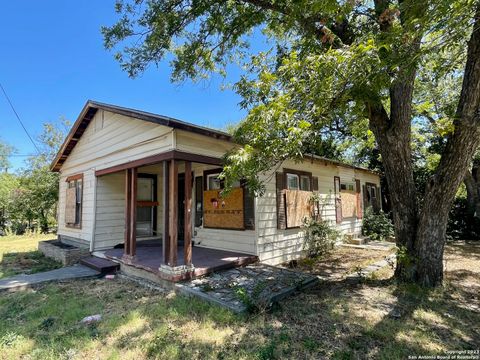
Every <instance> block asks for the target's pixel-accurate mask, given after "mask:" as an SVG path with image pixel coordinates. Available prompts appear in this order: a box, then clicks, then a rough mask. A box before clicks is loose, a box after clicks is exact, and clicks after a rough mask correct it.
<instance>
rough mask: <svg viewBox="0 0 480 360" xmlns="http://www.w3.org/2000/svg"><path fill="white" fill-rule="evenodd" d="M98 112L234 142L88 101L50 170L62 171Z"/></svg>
mask: <svg viewBox="0 0 480 360" xmlns="http://www.w3.org/2000/svg"><path fill="white" fill-rule="evenodd" d="M98 110H105V111H109V112H112V113H115V114H119V115H124V116H127V117H131V118H134V119H138V120H143V121H148V122H152V123H155V124H159V125H164V126H168V127H171V128H174V129H181V130H185V131H188V132H193V133H196V134H200V135H205V136H208V137H212V138H215V139H219V140H225V141H232V137H231V136H230V135H229V134H227V133H225V132H222V131H218V130H213V129H209V128H206V127H203V126H198V125H194V124H190V123H187V122H185V121H181V120H177V119H174V118H171V117H167V116H163V115H158V114H152V113H149V112H145V111H140V110H134V109H129V108H125V107H121V106H116V105H110V104H104V103H100V102H96V101H92V100H88V101H87V103H86V104H85V106H84V107H83V109H82V111H81V113H80V115H79V116H78V118H77V120H76V121H75V123H74V124H73V126H72V128H71V130H70V132H69V133H68V135H67V137H66V139H65V141H64V142H63V144H62V146H61V147H60V150H59V151H58V153H57V155H56V156H55V158H54V159H53V161H52V163H51V164H50V170H52V171H60V169H61V167H62V165H63V163H64V162H65V160H67V158H68V156H69V155H70V153H71V152H72V150H73V148H74V147H75V145H76V144H77V142H78V141H79V140H80V138H81V137H82V135H83V133H84V132H85V130H86V129H87V127H88V125H89V124H90V122H91V121H92V119H93V118H94V116H95V114H96V113H97V111H98Z"/></svg>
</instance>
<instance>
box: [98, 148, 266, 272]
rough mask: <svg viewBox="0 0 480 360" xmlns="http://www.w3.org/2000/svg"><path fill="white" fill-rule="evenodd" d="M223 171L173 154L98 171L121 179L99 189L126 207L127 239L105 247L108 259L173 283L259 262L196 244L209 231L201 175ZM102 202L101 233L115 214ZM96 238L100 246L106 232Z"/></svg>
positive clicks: (210, 161)
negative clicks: (201, 232) (201, 230)
mask: <svg viewBox="0 0 480 360" xmlns="http://www.w3.org/2000/svg"><path fill="white" fill-rule="evenodd" d="M220 166H221V160H220V159H218V158H213V157H208V156H202V155H196V154H190V153H186V152H181V151H176V150H173V151H169V152H166V153H162V154H159V155H155V156H151V157H148V158H144V159H140V160H135V161H132V162H129V163H125V164H122V165H118V166H114V167H110V168H107V169H102V170H97V171H96V173H95V175H96V177H97V182H98V180H100V179H108V176H112V179H114V177H115V178H117V179H119V180H120V181H118V185H117V186H116V187H115V189H113V187H112V188H106V189H103V188H102V189H101V188H100V187H97V192H99V193H98V194H97V199H103V198H102V195H101V193H102V191H103V194H110V193H112V194H114V195H112V196H111V197H112V200H111V201H116V203H115V204H121V203H123V208H124V209H123V212H122V213H121V214H120V213H118V214H117V218H116V220H113V221H115V223H116V224H121V223H123V225H124V226H123V239H121V240H120V237H119V236H120V235H121V234H120V233H118V232H117V237H116V239H117V242H116V243H115V244H113V243H112V246H111V248H105V247H103V248H101V250H102V252H103V254H104V256H106V257H107V258H109V259H112V260H115V261H118V262H120V263H123V264H125V265H128V266H133V267H136V268H140V269H143V270H146V271H148V272H151V273H153V274H155V275H157V276H159V277H160V278H162V279H166V280H171V281H180V280H185V279H189V278H192V277H197V276H202V275H205V274H208V273H211V272H214V271H219V270H223V269H227V268H231V267H235V266H241V265H246V264H249V263H252V262H255V261H256V260H257V257H256V256H255V255H253V254H248V253H243V252H240V251H236V250H235V249H228V248H226V249H221V248H216V249H213V248H207V247H205V245H202V244H200V242H199V243H197V244H194V242H193V240H192V238H193V236H194V232H195V231H196V229H198V228H196V226H198V225H199V224H198V223H200V224H201V225H200V226H201V227H202V228H203V221H202V217H203V208H204V202H203V193H204V183H205V181H204V178H203V177H202V176H196V174H197V175H198V174H200V173H201V174H203V173H205V174H207V173H209V172H211V171H213V170H212V169H218V168H219V167H220ZM209 176H210V175H209ZM149 179H150V180H151V181H150V180H149ZM148 184H151V185H148ZM148 186H150V187H148ZM122 187H123V192H122V193H123V195H122V196H121V198H120V194H119V190H121V189H122ZM146 189H147V190H146ZM205 189H206V188H205ZM148 194H151V196H149V195H148ZM117 198H118V199H117ZM113 199H116V200H113ZM99 201H100V200H97V218H98V219H97V220H98V221H97V222H96V224H97V226H98V228H99V229H101V228H102V226H103V225H102V224H100V223H99V222H100V221H104V220H103V219H110V218H111V217H113V215H112V216H108V214H106V213H104V212H103V210H102V209H105V211H107V209H108V210H109V209H110V207H109V206H107V205H109V202H108V201H104V205H102V204H99ZM102 201H103V200H102ZM242 216H243V215H242ZM100 219H102V220H100ZM109 221H110V220H109ZM104 222H105V221H104ZM242 223H243V222H242ZM117 228H118V227H117ZM237 230H238V229H232V230H231V231H233V232H238V231H237ZM96 235H97V236H96V239H95V241H96V242H97V241H98V242H100V241H102V239H103V237H104V236H106V235H104V234H103V233H102V230H98V231H97V233H96ZM252 240H253V239H252ZM113 245H115V246H113ZM195 245H198V246H195ZM232 250H233V251H232Z"/></svg>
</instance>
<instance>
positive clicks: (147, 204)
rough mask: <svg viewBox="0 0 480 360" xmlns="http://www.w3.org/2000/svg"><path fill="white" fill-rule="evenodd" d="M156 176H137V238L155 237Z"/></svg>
mask: <svg viewBox="0 0 480 360" xmlns="http://www.w3.org/2000/svg"><path fill="white" fill-rule="evenodd" d="M157 205H158V203H157V175H154V174H138V179H137V218H136V220H137V227H136V231H137V237H139V238H141V237H143V238H145V237H152V236H156V235H157Z"/></svg>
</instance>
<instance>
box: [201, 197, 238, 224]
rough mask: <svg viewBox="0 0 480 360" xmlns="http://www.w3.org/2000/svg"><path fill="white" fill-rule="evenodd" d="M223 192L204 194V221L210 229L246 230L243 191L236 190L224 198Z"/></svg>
mask: <svg viewBox="0 0 480 360" xmlns="http://www.w3.org/2000/svg"><path fill="white" fill-rule="evenodd" d="M220 193H221V190H206V191H204V192H203V206H204V211H203V221H204V226H205V227H208V228H219V229H239V230H243V229H244V209H243V189H242V188H235V189H233V190H232V191H231V192H230V194H229V195H228V196H227V197H225V198H222V197H221V195H220Z"/></svg>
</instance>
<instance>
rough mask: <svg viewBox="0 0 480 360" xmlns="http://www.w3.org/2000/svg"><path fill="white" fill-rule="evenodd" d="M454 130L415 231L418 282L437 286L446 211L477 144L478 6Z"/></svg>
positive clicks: (479, 127) (479, 116)
mask: <svg viewBox="0 0 480 360" xmlns="http://www.w3.org/2000/svg"><path fill="white" fill-rule="evenodd" d="M455 115H456V116H455V120H454V122H453V125H454V132H453V134H452V135H451V136H450V137H449V139H448V141H447V146H446V148H445V151H444V153H443V155H442V159H441V160H440V164H439V165H438V168H437V171H436V173H435V175H434V176H433V177H432V178H431V179H430V181H429V183H428V184H427V189H426V193H425V199H424V204H423V208H422V211H421V213H420V218H419V226H418V232H417V242H418V245H417V254H416V255H417V258H418V259H419V261H418V274H417V277H418V282H419V283H420V284H422V285H425V286H437V285H440V284H441V283H442V279H443V247H444V245H445V231H446V227H447V220H448V212H449V210H450V207H451V205H452V202H453V200H454V198H455V193H456V191H457V189H458V186H459V185H460V184H461V183H462V181H463V180H464V178H465V174H466V172H467V169H468V167H469V165H470V163H471V161H472V159H473V156H474V154H475V152H476V150H477V149H478V146H479V145H480V5H479V6H478V8H477V11H476V14H475V22H474V25H473V31H472V36H471V38H470V41H469V43H468V52H467V63H466V65H465V73H464V77H463V84H462V92H461V94H460V100H459V103H458V107H457V111H456V114H455Z"/></svg>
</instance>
